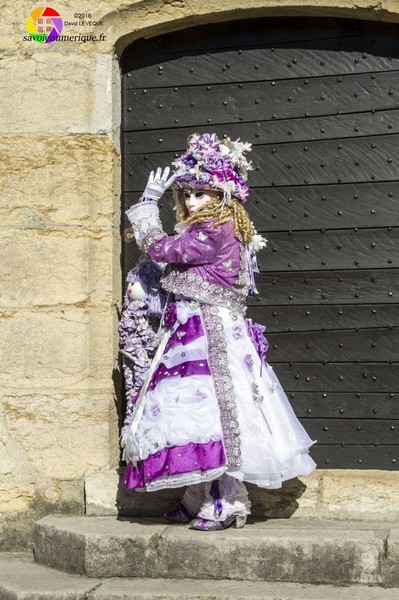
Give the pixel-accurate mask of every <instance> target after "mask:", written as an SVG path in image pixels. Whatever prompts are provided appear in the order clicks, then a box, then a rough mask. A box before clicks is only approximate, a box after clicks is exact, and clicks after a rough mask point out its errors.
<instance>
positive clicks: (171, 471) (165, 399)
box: [122, 298, 316, 490]
mask: <svg viewBox="0 0 399 600" xmlns="http://www.w3.org/2000/svg"><path fill="white" fill-rule="evenodd" d="M175 316H176V320H175V322H174V323H173V324H172V326H171V327H169V329H168V330H165V333H164V335H165V336H166V337H165V340H164V343H163V344H162V343H161V350H160V352H159V353H158V355H157V356H156V357H155V359H154V364H153V365H152V367H151V373H150V374H149V376H148V378H147V381H146V383H145V385H144V387H143V390H142V394H141V397H140V398H139V401H138V406H139V407H140V408H138V410H137V414H136V415H135V418H134V419H133V423H132V426H131V429H129V430H128V431H127V433H126V435H125V437H124V439H123V440H122V445H123V446H124V458H125V460H126V461H127V462H128V463H129V465H128V468H127V470H126V472H125V478H124V483H125V485H126V487H128V488H130V489H134V488H145V489H147V490H156V489H161V488H166V487H180V486H184V485H189V484H197V483H201V482H205V481H212V480H213V479H215V478H217V477H220V476H221V475H222V474H224V473H226V474H227V475H230V476H231V477H233V478H235V479H237V480H240V481H247V482H251V483H254V484H256V485H258V486H260V487H263V488H269V489H274V488H279V487H281V485H282V482H283V481H285V480H288V479H292V478H293V477H297V476H300V475H308V474H309V473H311V472H312V471H313V470H314V468H315V466H316V464H315V462H314V461H313V459H312V458H311V457H310V455H309V448H310V446H311V445H312V444H313V443H314V441H313V440H312V439H311V438H310V437H309V436H308V434H307V433H306V431H305V429H304V428H303V426H302V425H301V423H300V422H299V420H298V419H297V417H296V415H295V413H294V411H293V409H292V407H291V405H290V403H289V401H288V398H287V396H286V394H285V393H284V390H283V389H282V387H281V385H280V383H279V381H278V379H277V377H276V375H275V373H274V371H273V368H272V367H271V366H270V365H269V364H267V363H265V362H262V361H261V360H260V358H259V356H258V354H257V351H256V349H255V346H254V344H253V342H252V340H251V338H250V337H249V334H248V332H247V328H246V323H245V319H244V317H243V316H242V315H240V314H238V313H236V312H232V311H230V310H229V309H228V308H224V307H215V306H212V307H210V306H204V305H203V304H201V305H200V304H199V303H198V302H194V301H190V300H188V299H184V298H181V299H178V300H177V301H176V314H175ZM166 340H167V342H166Z"/></svg>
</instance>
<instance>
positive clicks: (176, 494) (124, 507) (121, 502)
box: [116, 467, 307, 519]
mask: <svg viewBox="0 0 399 600" xmlns="http://www.w3.org/2000/svg"><path fill="white" fill-rule="evenodd" d="M123 471H124V467H122V468H120V469H119V474H120V478H119V485H118V491H117V495H116V506H117V510H118V516H120V517H162V515H163V514H164V512H165V511H167V510H168V509H169V508H171V507H172V506H174V504H176V503H177V502H178V501H179V500H180V499H181V498H182V496H183V493H184V489H185V488H184V489H183V488H179V489H171V490H160V491H158V492H137V491H129V490H127V489H126V488H125V487H124V486H123V483H122V474H123ZM246 486H247V488H248V491H249V497H250V500H251V502H252V509H251V515H252V517H257V518H266V519H288V518H289V517H291V516H292V515H293V514H294V513H295V511H296V510H297V509H298V508H299V503H298V499H299V498H300V497H301V496H302V494H304V492H305V490H306V488H307V486H306V485H305V484H304V483H303V482H302V481H300V480H299V479H297V478H295V479H291V480H290V481H285V482H284V484H283V486H282V488H280V489H278V490H265V489H261V488H259V487H257V486H256V485H253V484H250V483H248V484H246Z"/></svg>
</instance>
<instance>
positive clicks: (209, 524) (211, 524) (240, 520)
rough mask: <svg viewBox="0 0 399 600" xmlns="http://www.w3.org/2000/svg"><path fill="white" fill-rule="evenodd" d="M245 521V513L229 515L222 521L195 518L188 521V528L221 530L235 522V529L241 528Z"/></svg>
mask: <svg viewBox="0 0 399 600" xmlns="http://www.w3.org/2000/svg"><path fill="white" fill-rule="evenodd" d="M246 522H247V516H246V515H230V516H229V517H227V518H226V519H225V520H224V521H210V520H209V519H201V518H199V517H198V518H195V519H193V520H192V521H191V522H190V529H198V530H199V531H221V530H223V529H227V528H228V527H231V526H232V525H234V524H235V526H236V529H241V528H242V527H244V525H245V523H246Z"/></svg>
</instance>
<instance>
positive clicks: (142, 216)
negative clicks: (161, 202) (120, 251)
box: [125, 200, 166, 251]
mask: <svg viewBox="0 0 399 600" xmlns="http://www.w3.org/2000/svg"><path fill="white" fill-rule="evenodd" d="M125 214H126V216H127V218H128V219H129V221H130V223H131V226H132V229H133V234H134V237H135V238H136V242H137V245H138V246H139V247H140V249H143V244H144V238H146V237H147V234H148V233H149V232H150V231H152V232H153V231H155V230H157V231H158V237H157V238H154V239H152V241H151V242H149V243H147V247H148V246H150V244H151V243H152V242H153V241H155V239H160V238H161V237H163V236H164V235H166V234H165V233H164V231H163V230H162V223H161V219H160V217H159V208H158V204H157V202H155V201H153V202H150V201H148V200H147V201H145V202H139V203H138V204H134V205H133V206H131V207H130V208H129V209H128V210H127V211H125ZM145 251H146V249H145Z"/></svg>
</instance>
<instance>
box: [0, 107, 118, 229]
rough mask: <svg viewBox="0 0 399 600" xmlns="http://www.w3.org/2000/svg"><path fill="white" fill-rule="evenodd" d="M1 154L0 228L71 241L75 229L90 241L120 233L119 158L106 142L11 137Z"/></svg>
mask: <svg viewBox="0 0 399 600" xmlns="http://www.w3.org/2000/svg"><path fill="white" fill-rule="evenodd" d="M13 97H14V96H13ZM62 114H64V113H63V112H62ZM10 131H12V130H10ZM0 153H1V156H2V164H3V166H4V172H3V173H2V177H1V187H2V195H4V198H6V199H7V201H6V202H4V203H3V204H2V206H0V217H1V221H0V222H1V227H12V228H13V229H14V230H15V229H20V230H24V231H25V232H26V231H28V230H32V229H33V230H44V229H46V230H48V229H57V228H60V227H68V235H69V236H71V234H73V233H75V235H76V236H79V235H81V233H79V231H78V230H76V229H75V230H74V229H73V227H72V226H74V225H76V226H79V227H80V228H81V227H82V226H86V227H87V228H88V230H89V234H90V233H92V234H93V235H94V234H95V233H96V231H98V230H99V229H101V228H105V229H106V230H108V231H109V229H110V226H111V225H112V224H113V225H114V226H115V227H116V228H118V230H119V220H120V209H119V205H120V176H119V173H120V156H119V153H118V152H117V151H116V150H115V147H114V145H113V143H112V142H111V141H110V140H109V139H108V137H107V136H104V135H97V136H95V135H89V134H84V133H83V134H80V135H78V134H76V135H60V132H59V131H57V135H54V136H50V135H49V134H48V133H47V134H44V135H38V134H37V133H36V134H35V136H28V135H27V134H26V132H24V134H23V135H22V134H21V135H16V134H15V132H14V133H13V134H9V135H4V136H3V137H2V138H0ZM116 173H117V174H118V177H117V176H116ZM86 231H87V230H86ZM72 237H73V235H72Z"/></svg>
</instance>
